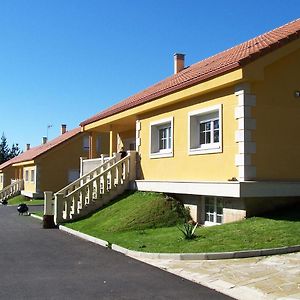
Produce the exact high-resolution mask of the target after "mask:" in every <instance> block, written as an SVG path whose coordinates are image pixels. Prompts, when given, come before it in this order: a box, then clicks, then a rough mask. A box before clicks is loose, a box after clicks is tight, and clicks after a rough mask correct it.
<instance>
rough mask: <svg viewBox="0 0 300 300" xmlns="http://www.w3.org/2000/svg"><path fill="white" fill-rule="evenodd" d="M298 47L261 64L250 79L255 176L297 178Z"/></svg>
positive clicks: (299, 150) (299, 177)
mask: <svg viewBox="0 0 300 300" xmlns="http://www.w3.org/2000/svg"><path fill="white" fill-rule="evenodd" d="M299 78H300V50H298V51H296V52H294V53H292V54H290V55H288V56H286V57H285V58H282V59H280V60H279V61H277V62H275V63H273V64H272V65H270V66H269V67H266V68H265V72H264V80H263V81H258V82H254V83H253V84H252V88H251V92H252V93H254V94H256V97H257V99H256V103H257V104H256V107H255V108H253V110H252V115H253V117H254V118H256V123H257V125H256V128H257V129H256V130H255V132H254V134H253V137H254V140H255V141H256V148H257V151H256V154H254V155H252V157H253V163H254V164H255V165H256V169H257V179H258V180H300V159H299V155H300V133H299V131H300V98H299V97H298V98H297V97H295V96H294V93H295V91H297V90H298V91H299V90H300V81H299Z"/></svg>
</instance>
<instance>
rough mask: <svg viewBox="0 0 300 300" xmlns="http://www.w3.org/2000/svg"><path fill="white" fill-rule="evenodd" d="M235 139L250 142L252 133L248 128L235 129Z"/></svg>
mask: <svg viewBox="0 0 300 300" xmlns="http://www.w3.org/2000/svg"><path fill="white" fill-rule="evenodd" d="M235 141H236V142H237V143H239V142H251V141H252V135H251V131H250V130H236V131H235Z"/></svg>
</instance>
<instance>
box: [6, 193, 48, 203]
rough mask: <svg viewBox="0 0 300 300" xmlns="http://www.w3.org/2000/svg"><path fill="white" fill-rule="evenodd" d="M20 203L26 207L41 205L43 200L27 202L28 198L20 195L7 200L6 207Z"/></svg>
mask: <svg viewBox="0 0 300 300" xmlns="http://www.w3.org/2000/svg"><path fill="white" fill-rule="evenodd" d="M20 203H26V204H27V205H43V204H44V200H40V199H34V200H28V198H26V197H24V196H22V195H19V196H16V197H13V198H11V199H9V200H8V205H19V204H20Z"/></svg>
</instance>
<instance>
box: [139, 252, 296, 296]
mask: <svg viewBox="0 0 300 300" xmlns="http://www.w3.org/2000/svg"><path fill="white" fill-rule="evenodd" d="M142 260H143V261H144V262H147V263H149V264H151V265H154V266H156V267H159V268H161V269H163V270H166V271H168V272H171V273H173V274H176V275H179V276H182V277H183V278H186V279H189V280H192V281H194V282H197V283H200V284H203V285H205V286H208V287H210V288H213V289H216V290H218V291H220V292H222V293H224V294H227V295H230V296H231V297H234V298H236V299H241V300H248V299H249V300H253V299H256V300H258V299H266V300H267V299H281V300H283V299H285V300H292V299H300V252H298V253H293V254H284V255H274V256H269V257H256V258H242V259H228V260H210V261H208V260H202V261H200V260H198V261H172V260H157V259H142Z"/></svg>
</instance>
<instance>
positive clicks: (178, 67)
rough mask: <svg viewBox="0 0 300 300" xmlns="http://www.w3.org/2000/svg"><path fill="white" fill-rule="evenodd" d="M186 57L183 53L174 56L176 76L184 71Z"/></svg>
mask: <svg viewBox="0 0 300 300" xmlns="http://www.w3.org/2000/svg"><path fill="white" fill-rule="evenodd" d="M184 56H185V54H181V53H175V54H174V74H177V73H179V72H180V71H182V70H183V69H184Z"/></svg>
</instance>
